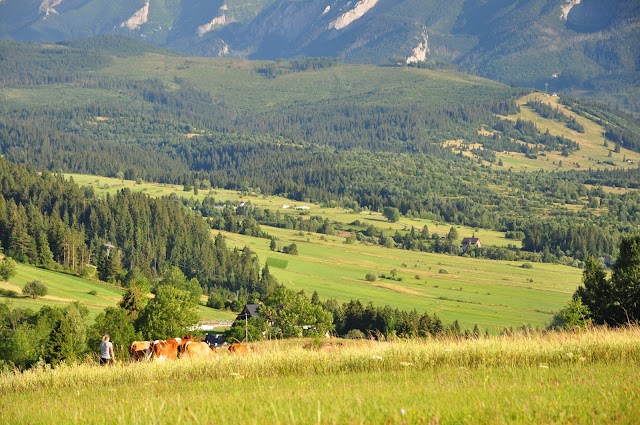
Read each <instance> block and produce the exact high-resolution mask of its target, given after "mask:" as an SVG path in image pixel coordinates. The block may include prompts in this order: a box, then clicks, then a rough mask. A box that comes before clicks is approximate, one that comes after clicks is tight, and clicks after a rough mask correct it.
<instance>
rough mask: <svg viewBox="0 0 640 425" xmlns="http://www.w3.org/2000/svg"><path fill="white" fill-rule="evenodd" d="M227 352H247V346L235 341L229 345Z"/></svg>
mask: <svg viewBox="0 0 640 425" xmlns="http://www.w3.org/2000/svg"><path fill="white" fill-rule="evenodd" d="M229 352H230V353H234V354H249V348H248V347H247V346H246V345H244V344H240V343H235V344H231V345H230V346H229Z"/></svg>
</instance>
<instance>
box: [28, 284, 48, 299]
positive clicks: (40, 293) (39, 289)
mask: <svg viewBox="0 0 640 425" xmlns="http://www.w3.org/2000/svg"><path fill="white" fill-rule="evenodd" d="M47 292H48V289H47V287H46V286H45V284H44V283H42V282H41V281H39V280H33V281H31V282H29V283H27V284H26V285H24V288H22V293H23V294H24V295H26V296H28V297H30V298H33V299H36V298H38V297H44V296H45V295H47Z"/></svg>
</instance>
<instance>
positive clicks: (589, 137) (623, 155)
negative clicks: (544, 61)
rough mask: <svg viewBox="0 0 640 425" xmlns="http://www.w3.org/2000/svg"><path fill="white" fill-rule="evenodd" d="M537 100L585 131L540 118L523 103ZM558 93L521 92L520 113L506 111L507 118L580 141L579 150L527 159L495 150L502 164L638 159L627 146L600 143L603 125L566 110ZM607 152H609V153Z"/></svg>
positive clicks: (628, 162)
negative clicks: (570, 119) (524, 94)
mask: <svg viewBox="0 0 640 425" xmlns="http://www.w3.org/2000/svg"><path fill="white" fill-rule="evenodd" d="M531 100H537V101H541V102H544V103H546V104H548V105H550V106H552V107H553V108H554V109H555V108H557V109H558V110H559V111H560V112H562V113H563V114H564V115H566V116H569V117H572V118H575V119H576V120H577V121H578V122H579V123H580V124H582V125H583V126H584V129H585V132H584V133H578V132H577V131H574V130H571V129H569V128H567V126H566V125H565V124H564V123H562V122H559V121H557V120H552V119H547V118H543V117H541V116H540V115H538V114H537V113H536V112H535V111H533V110H532V109H531V108H529V107H528V106H526V104H527V102H529V101H531ZM559 100H560V98H559V97H552V96H547V95H545V94H544V93H531V94H529V95H527V96H523V97H522V98H520V99H519V100H518V105H520V109H521V111H520V113H518V114H517V115H510V116H508V117H507V118H509V119H510V120H513V121H515V120H516V119H518V118H521V119H524V120H527V121H531V122H533V123H535V125H536V127H537V128H538V130H539V131H541V132H545V131H547V130H548V131H549V132H550V133H551V134H553V135H557V136H563V137H566V138H567V139H570V140H573V141H575V142H577V143H579V144H580V150H579V151H577V152H575V153H574V154H572V155H570V156H569V157H563V156H562V155H561V154H560V153H559V152H550V153H547V154H546V156H545V157H539V158H538V159H537V160H532V159H528V158H526V157H525V156H524V154H519V153H514V152H510V153H499V154H498V157H499V158H501V159H502V161H503V162H504V166H505V167H513V169H514V170H525V171H526V170H539V169H542V170H549V171H551V170H558V171H563V170H567V169H585V168H591V169H598V168H602V169H613V168H635V167H637V164H638V162H640V153H638V152H634V151H631V150H629V149H625V148H621V149H620V152H619V153H615V152H614V144H613V143H611V142H610V143H609V146H608V147H605V146H604V137H603V134H604V131H605V128H604V127H603V126H601V125H599V124H597V123H596V122H594V121H592V120H590V119H587V118H585V117H583V116H580V115H578V114H576V113H575V112H573V111H572V110H570V109H569V108H568V107H566V106H564V105H562V104H561V103H560V102H559ZM610 152H611V156H609V153H610Z"/></svg>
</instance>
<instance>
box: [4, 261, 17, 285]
mask: <svg viewBox="0 0 640 425" xmlns="http://www.w3.org/2000/svg"><path fill="white" fill-rule="evenodd" d="M17 267H18V266H17V265H16V262H15V261H14V260H13V259H11V258H9V257H7V258H5V259H4V260H2V261H1V262H0V279H2V280H4V281H8V280H9V279H11V278H12V277H13V276H15V275H16V269H17Z"/></svg>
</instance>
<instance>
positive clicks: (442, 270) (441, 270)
mask: <svg viewBox="0 0 640 425" xmlns="http://www.w3.org/2000/svg"><path fill="white" fill-rule="evenodd" d="M438 273H440V274H449V272H448V271H447V269H440V270H438Z"/></svg>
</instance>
